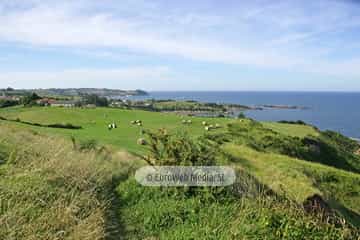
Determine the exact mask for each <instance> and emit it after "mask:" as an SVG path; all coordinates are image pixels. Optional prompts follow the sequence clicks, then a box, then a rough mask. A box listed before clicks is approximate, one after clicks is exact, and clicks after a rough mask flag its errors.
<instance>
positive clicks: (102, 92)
mask: <svg viewBox="0 0 360 240" xmlns="http://www.w3.org/2000/svg"><path fill="white" fill-rule="evenodd" d="M27 92H35V93H37V94H38V95H42V96H44V95H46V96H49V95H56V96H80V95H84V94H96V95H99V96H102V97H117V96H127V95H131V96H142V95H147V94H148V93H147V92H145V91H143V90H139V89H136V90H119V89H107V88H49V89H21V90H18V89H17V90H15V89H11V90H10V91H9V90H7V89H0V94H2V93H6V94H7V95H12V94H25V93H27Z"/></svg>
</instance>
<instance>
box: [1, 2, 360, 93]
mask: <svg viewBox="0 0 360 240" xmlns="http://www.w3.org/2000/svg"><path fill="white" fill-rule="evenodd" d="M359 12H360V4H359V3H357V2H356V1H345V0H338V1H330V0H317V1H307V0H301V1H300V0H299V1H281V0H280V1H260V0H255V1H254V0H253V1H241V0H224V1H219V0H198V1H190V0H181V1H168V0H154V1H150V0H147V1H145V0H102V1H95V0H77V1H68V0H63V1H52V0H0V88H1V87H7V86H12V87H15V88H48V87H106V88H120V89H136V88H140V89H145V90H260V91H266V90H281V91H286V90H291V91H360V41H359V40H360V14H359Z"/></svg>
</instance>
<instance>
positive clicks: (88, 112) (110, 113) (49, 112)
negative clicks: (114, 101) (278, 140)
mask: <svg viewBox="0 0 360 240" xmlns="http://www.w3.org/2000/svg"><path fill="white" fill-rule="evenodd" d="M0 116H3V117H6V118H8V119H17V118H19V119H20V120H22V121H27V122H33V123H40V124H44V125H48V124H55V123H60V124H66V123H71V124H73V125H77V126H81V127H82V128H83V129H81V130H68V129H50V128H47V129H39V128H37V127H33V129H36V130H39V131H44V132H48V133H56V134H61V135H66V136H74V137H75V138H77V139H81V140H90V139H95V140H96V141H98V142H99V143H102V144H109V145H113V146H115V147H117V148H121V149H123V150H127V151H130V152H139V151H141V147H139V146H138V145H137V144H136V141H137V139H138V138H139V137H141V129H150V130H156V129H159V128H166V129H168V130H169V131H170V132H176V131H187V132H189V133H191V135H193V136H199V135H201V134H203V133H204V132H205V130H204V127H203V126H202V125H201V122H202V121H207V122H208V123H209V124H214V125H215V124H216V123H219V124H220V125H221V126H223V127H224V126H225V125H226V123H228V122H230V121H231V120H230V119H224V118H200V117H181V116H178V115H175V114H167V113H155V112H147V111H140V110H121V109H111V108H96V109H80V108H50V107H32V108H18V107H16V108H6V109H1V110H0ZM137 119H139V120H142V121H143V127H139V126H136V125H132V124H130V122H131V121H133V120H137ZM182 119H191V120H192V124H186V125H184V124H182V123H181V121H182ZM112 122H115V123H117V126H118V128H117V129H114V130H112V131H109V130H108V129H107V126H108V124H109V123H112ZM18 125H20V124H18ZM214 131H217V132H221V131H222V130H221V128H220V129H218V130H214Z"/></svg>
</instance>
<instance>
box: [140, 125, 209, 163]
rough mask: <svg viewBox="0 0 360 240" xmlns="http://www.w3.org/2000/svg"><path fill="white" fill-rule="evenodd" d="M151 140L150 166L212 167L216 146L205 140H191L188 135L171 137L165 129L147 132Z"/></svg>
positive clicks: (148, 157)
mask: <svg viewBox="0 0 360 240" xmlns="http://www.w3.org/2000/svg"><path fill="white" fill-rule="evenodd" d="M145 133H146V135H147V137H148V138H149V143H148V146H149V149H148V150H149V155H148V156H146V157H144V158H145V159H146V160H147V161H148V163H149V164H151V165H157V166H212V165H214V164H215V156H216V146H215V145H214V144H213V143H212V142H210V141H209V140H207V139H205V138H199V139H196V140H193V139H191V138H190V137H189V136H187V134H176V135H169V134H168V133H167V131H166V130H165V129H160V130H159V131H158V132H145Z"/></svg>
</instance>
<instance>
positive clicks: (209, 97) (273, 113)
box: [131, 91, 360, 140]
mask: <svg viewBox="0 0 360 240" xmlns="http://www.w3.org/2000/svg"><path fill="white" fill-rule="evenodd" d="M131 98H133V99H137V100H142V99H173V100H196V101H200V102H212V103H234V104H242V105H248V106H261V105H286V106H298V107H301V108H300V109H265V110H247V111H245V112H244V113H245V115H246V116H247V117H250V118H253V119H256V120H259V121H280V120H288V121H296V120H302V121H304V122H306V123H309V124H312V125H315V126H316V127H318V128H319V129H321V130H332V131H336V132H340V133H342V134H344V135H346V136H348V137H352V138H355V139H357V140H359V139H360V92H248V91H247V92H243V91H233V92H223V91H218V92H217V91H212V92H206V91H201V92H195V91H192V92H190V91H177V92H170V91H167V92H164V91H163V92H149V95H147V96H134V97H131Z"/></svg>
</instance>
